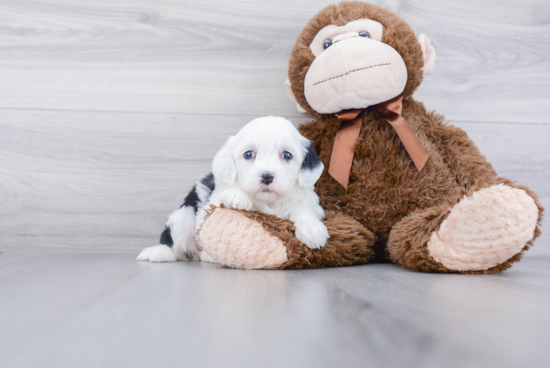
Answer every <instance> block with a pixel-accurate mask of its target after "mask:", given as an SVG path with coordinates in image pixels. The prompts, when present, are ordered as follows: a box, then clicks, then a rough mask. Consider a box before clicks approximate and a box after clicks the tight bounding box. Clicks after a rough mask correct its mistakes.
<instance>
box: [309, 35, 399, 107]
mask: <svg viewBox="0 0 550 368" xmlns="http://www.w3.org/2000/svg"><path fill="white" fill-rule="evenodd" d="M406 84H407V67H406V66H405V62H404V61H403V58H402V57H401V55H399V53H398V52H397V51H396V50H395V49H394V48H393V47H391V46H389V45H387V44H385V43H383V42H379V41H375V40H372V39H368V38H364V37H353V38H348V39H346V40H342V41H340V42H337V43H335V44H333V45H332V46H330V47H329V48H327V49H326V50H325V51H323V52H322V53H321V54H320V55H319V56H318V57H317V58H316V59H315V60H314V61H313V63H312V64H311V67H310V68H309V70H308V72H307V74H306V78H305V81H304V86H305V96H306V99H307V102H308V103H309V105H310V106H311V107H312V108H313V109H315V111H317V112H318V113H321V114H333V113H337V112H340V111H342V110H348V109H364V108H367V107H369V106H373V105H376V104H379V103H381V102H384V101H388V100H391V99H392V98H394V97H396V96H398V95H399V94H401V92H403V90H404V89H405V85H406Z"/></svg>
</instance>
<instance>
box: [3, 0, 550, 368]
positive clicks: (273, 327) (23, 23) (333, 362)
mask: <svg viewBox="0 0 550 368" xmlns="http://www.w3.org/2000/svg"><path fill="white" fill-rule="evenodd" d="M332 2H333V0H212V1H205V0H94V1H80V0H50V1H38V0H5V1H1V2H0V367H1V368H4V367H8V368H12V367H14V368H15V367H171V366H177V367H203V366H204V367H206V366H227V367H270V366H283V367H294V366H296V367H323V366H327V367H328V366H330V367H334V366H338V367H354V366H358V367H367V366H373V367H400V368H401V367H437V368H440V367H465V366H475V367H480V366H483V367H499V368H501V367H520V366H521V367H549V366H550V353H549V351H550V350H549V349H548V345H549V343H550V312H549V308H548V307H549V306H550V294H549V292H550V281H549V280H550V226H549V225H548V224H549V222H548V221H546V220H545V221H544V222H543V226H542V231H543V235H542V237H541V238H540V239H539V240H538V241H537V242H536V244H535V247H534V248H533V249H532V250H531V251H530V252H529V254H528V256H527V257H526V259H525V260H524V261H522V262H521V263H519V264H518V265H517V266H515V267H514V268H513V269H512V270H510V271H507V272H505V273H503V274H500V275H493V276H460V275H431V274H419V273H412V272H408V271H406V270H403V269H400V268H399V267H396V266H392V265H367V266H361V267H350V268H339V269H325V270H309V271H263V272H260V271H244V270H230V269H225V268H222V267H218V266H215V265H210V264H200V263H177V264H163V265H159V264H148V263H138V262H135V261H134V258H135V256H136V255H137V253H138V252H139V250H140V249H142V248H143V247H145V246H150V245H153V244H155V243H156V242H157V241H158V236H159V233H160V231H161V230H162V228H163V224H164V222H165V221H166V217H167V214H168V213H170V212H171V211H172V210H173V209H174V208H176V207H177V206H178V205H179V204H180V203H181V201H182V199H183V197H184V195H185V194H186V192H187V191H188V190H189V189H190V188H191V186H192V184H193V183H194V182H195V181H196V180H197V179H198V178H199V177H200V176H201V175H204V174H206V173H208V172H209V171H210V165H211V160H212V158H213V156H214V154H215V152H216V151H217V150H218V149H219V147H220V146H221V145H222V143H223V142H224V141H225V140H226V139H227V137H228V136H229V135H231V134H234V133H235V132H236V131H237V130H238V129H239V128H240V127H242V126H243V125H244V124H246V123H247V122H249V121H250V120H252V119H253V118H255V117H258V116H265V115H278V116H285V117H287V118H289V119H292V121H293V122H295V123H296V124H300V123H302V122H305V121H308V119H309V118H308V116H307V115H304V114H300V113H298V112H297V111H296V109H295V107H294V106H293V104H292V103H291V102H290V101H289V100H288V99H287V97H286V95H285V91H284V87H283V83H284V80H285V79H286V70H287V62H288V57H289V55H290V51H291V49H292V46H293V44H294V42H295V39H296V37H297V35H298V34H299V33H300V31H301V29H302V28H303V27H304V25H305V24H306V22H307V21H308V20H309V19H310V18H311V17H312V16H313V15H314V14H315V13H316V12H318V11H319V10H320V9H321V8H322V7H323V6H324V5H326V4H329V3H332ZM373 2H374V3H377V4H380V5H382V6H384V7H386V8H388V9H390V10H392V11H394V12H396V13H397V14H399V15H400V16H401V17H403V18H404V19H405V20H406V21H407V22H409V24H410V25H411V26H412V27H413V29H414V30H415V32H417V34H421V33H424V34H426V35H427V36H428V37H429V38H430V40H431V42H432V44H433V45H434V47H435V48H436V50H437V61H436V65H435V70H434V72H433V73H432V74H430V75H428V76H426V78H425V79H424V82H423V83H422V85H421V86H420V88H419V89H418V91H417V92H416V94H415V98H417V99H418V100H420V101H423V102H424V103H425V105H426V106H427V108H428V109H430V110H432V109H433V110H436V111H437V112H439V113H442V114H444V115H445V116H446V117H447V118H448V119H449V120H450V121H451V122H452V123H453V124H455V125H458V126H460V127H461V128H463V129H465V130H466V131H467V132H468V134H469V135H470V137H471V138H472V139H473V140H474V142H476V144H477V145H478V146H479V148H480V149H481V151H482V152H483V153H484V154H485V155H486V156H487V158H488V159H489V160H490V161H491V162H492V163H493V165H494V167H495V168H496V170H497V171H498V173H499V174H501V175H503V176H506V177H508V178H510V179H513V180H516V181H517V182H518V183H520V184H523V185H527V186H529V187H531V188H532V189H533V190H535V191H536V192H537V193H538V195H539V196H540V200H541V203H542V204H543V205H544V206H545V207H547V208H549V207H550V144H548V142H549V137H550V102H549V101H550V37H549V35H550V22H549V14H550V2H549V1H547V0H524V1H513V0H501V1H494V0H445V1H440V0H400V1H389V0H376V1H374V0H373Z"/></svg>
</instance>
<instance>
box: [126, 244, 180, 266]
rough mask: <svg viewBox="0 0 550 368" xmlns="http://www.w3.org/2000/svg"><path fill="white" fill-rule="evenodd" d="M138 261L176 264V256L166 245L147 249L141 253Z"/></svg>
mask: <svg viewBox="0 0 550 368" xmlns="http://www.w3.org/2000/svg"><path fill="white" fill-rule="evenodd" d="M136 260H138V261H149V262H176V261H177V259H176V255H175V254H174V252H173V251H172V249H171V248H170V247H168V246H166V245H164V244H159V245H155V246H153V247H149V248H145V249H144V250H142V251H141V253H140V254H139V256H137V258H136Z"/></svg>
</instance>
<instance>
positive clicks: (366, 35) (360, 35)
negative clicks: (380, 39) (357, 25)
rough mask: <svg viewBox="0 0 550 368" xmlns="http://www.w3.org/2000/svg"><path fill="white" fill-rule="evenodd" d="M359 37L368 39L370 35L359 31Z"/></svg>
mask: <svg viewBox="0 0 550 368" xmlns="http://www.w3.org/2000/svg"><path fill="white" fill-rule="evenodd" d="M359 37H366V38H370V33H369V32H367V31H361V32H359Z"/></svg>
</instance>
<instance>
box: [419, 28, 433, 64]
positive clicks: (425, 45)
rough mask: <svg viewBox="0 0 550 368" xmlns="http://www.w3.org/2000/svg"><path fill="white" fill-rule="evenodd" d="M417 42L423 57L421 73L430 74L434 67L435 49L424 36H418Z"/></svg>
mask: <svg viewBox="0 0 550 368" xmlns="http://www.w3.org/2000/svg"><path fill="white" fill-rule="evenodd" d="M418 42H419V43H420V47H421V48H422V55H423V56H424V67H423V68H422V72H423V73H424V74H430V73H431V72H432V71H433V70H434V66H435V56H436V55H435V49H434V47H433V46H432V44H431V43H430V40H429V38H428V37H426V35H423V34H421V35H420V36H418Z"/></svg>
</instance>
